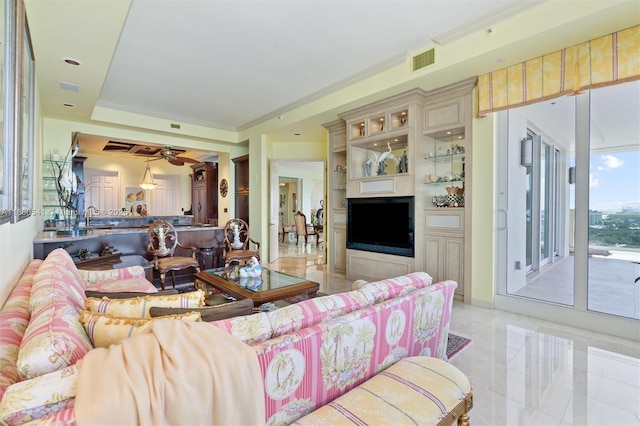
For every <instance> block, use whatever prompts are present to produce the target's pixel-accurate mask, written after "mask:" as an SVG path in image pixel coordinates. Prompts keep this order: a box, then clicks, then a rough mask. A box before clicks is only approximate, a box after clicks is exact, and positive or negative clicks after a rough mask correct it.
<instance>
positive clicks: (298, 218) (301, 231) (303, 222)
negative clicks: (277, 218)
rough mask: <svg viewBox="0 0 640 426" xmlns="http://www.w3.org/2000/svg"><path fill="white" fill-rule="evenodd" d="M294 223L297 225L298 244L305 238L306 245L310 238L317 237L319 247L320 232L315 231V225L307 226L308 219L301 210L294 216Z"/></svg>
mask: <svg viewBox="0 0 640 426" xmlns="http://www.w3.org/2000/svg"><path fill="white" fill-rule="evenodd" d="M293 221H294V222H295V224H296V244H298V242H299V238H300V237H304V243H305V245H306V244H307V243H308V241H309V236H310V235H313V236H315V237H316V245H318V243H319V241H318V232H316V230H315V229H314V227H313V225H310V224H307V217H306V216H305V215H304V213H302V212H301V211H300V210H298V212H296V214H295V215H293Z"/></svg>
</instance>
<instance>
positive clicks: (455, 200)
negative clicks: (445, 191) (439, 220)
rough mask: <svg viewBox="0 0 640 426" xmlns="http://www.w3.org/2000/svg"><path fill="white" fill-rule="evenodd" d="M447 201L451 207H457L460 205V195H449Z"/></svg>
mask: <svg viewBox="0 0 640 426" xmlns="http://www.w3.org/2000/svg"><path fill="white" fill-rule="evenodd" d="M445 203H446V205H447V206H449V207H456V206H457V205H458V196H457V195H452V194H450V195H447V197H446V201H445Z"/></svg>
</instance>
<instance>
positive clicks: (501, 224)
mask: <svg viewBox="0 0 640 426" xmlns="http://www.w3.org/2000/svg"><path fill="white" fill-rule="evenodd" d="M507 216H508V212H507V210H505V209H498V217H497V220H496V222H497V228H498V229H499V230H504V229H507ZM500 219H502V221H501V220H500Z"/></svg>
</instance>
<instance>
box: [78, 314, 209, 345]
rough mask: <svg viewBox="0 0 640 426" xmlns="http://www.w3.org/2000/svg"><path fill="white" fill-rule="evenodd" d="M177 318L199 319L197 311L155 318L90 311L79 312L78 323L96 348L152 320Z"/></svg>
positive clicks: (127, 334) (151, 322)
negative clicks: (118, 315)
mask: <svg viewBox="0 0 640 426" xmlns="http://www.w3.org/2000/svg"><path fill="white" fill-rule="evenodd" d="M170 319H178V320H182V321H200V320H201V319H200V314H199V313H198V312H189V313H186V314H180V315H166V316H162V317H156V318H125V317H117V316H113V315H109V314H100V313H97V312H91V311H85V310H83V311H81V312H80V323H81V324H82V325H83V326H84V328H85V330H86V331H87V335H88V336H89V339H90V340H91V342H92V343H93V346H94V347H96V348H108V347H109V346H110V345H114V344H116V343H118V342H120V341H121V340H122V339H125V338H127V337H130V336H133V335H134V334H138V333H142V332H143V331H145V330H146V329H148V328H149V327H151V324H153V323H154V321H165V320H170Z"/></svg>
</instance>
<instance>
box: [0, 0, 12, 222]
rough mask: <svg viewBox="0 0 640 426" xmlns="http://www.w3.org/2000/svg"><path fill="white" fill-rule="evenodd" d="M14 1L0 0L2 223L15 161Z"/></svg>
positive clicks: (6, 213) (8, 213)
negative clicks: (12, 31) (13, 100)
mask: <svg viewBox="0 0 640 426" xmlns="http://www.w3.org/2000/svg"><path fill="white" fill-rule="evenodd" d="M12 5H13V2H11V1H8V0H0V46H2V49H1V50H0V98H1V99H2V114H1V115H0V120H2V133H1V134H0V223H3V222H7V221H8V220H9V219H10V218H11V202H12V200H11V193H12V191H11V164H12V161H13V157H12V156H13V151H12V150H11V147H12V146H13V143H12V136H11V135H12V127H13V126H12V121H13V113H12V112H13V110H12V108H11V104H12V102H11V101H12V97H11V90H10V88H8V87H6V84H5V82H7V81H11V69H12V68H13V67H12V66H11V64H12V61H11V54H12V52H13V50H12V49H11V45H12V44H13V43H12V41H11V40H10V38H9V36H8V34H10V29H11V27H12V24H11V16H12Z"/></svg>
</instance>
